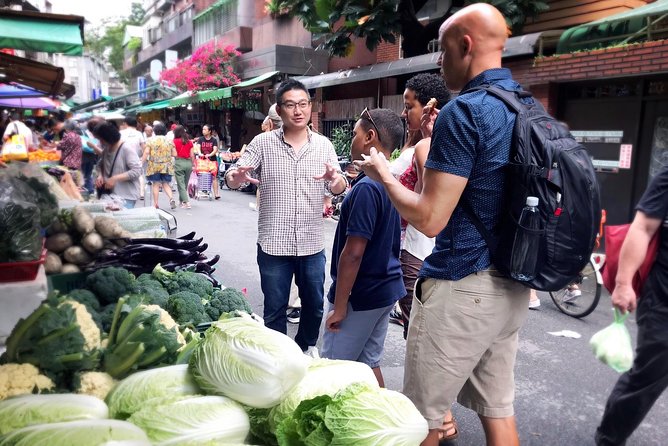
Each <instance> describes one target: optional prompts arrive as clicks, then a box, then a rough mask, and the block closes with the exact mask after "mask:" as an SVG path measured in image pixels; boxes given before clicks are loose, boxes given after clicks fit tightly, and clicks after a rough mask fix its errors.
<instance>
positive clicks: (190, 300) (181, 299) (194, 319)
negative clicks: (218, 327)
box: [167, 291, 211, 325]
mask: <svg viewBox="0 0 668 446" xmlns="http://www.w3.org/2000/svg"><path fill="white" fill-rule="evenodd" d="M167 311H168V312H169V314H171V315H172V317H174V319H175V320H176V321H177V322H178V323H179V324H182V325H187V324H193V325H197V324H201V323H203V322H210V321H211V318H210V317H209V316H208V315H207V313H206V309H205V308H204V304H203V303H202V299H201V298H200V297H199V296H198V295H197V294H195V293H192V292H190V291H179V292H178V293H174V294H172V295H171V296H169V299H168V300H167Z"/></svg>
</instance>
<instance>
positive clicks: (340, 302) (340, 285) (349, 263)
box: [334, 248, 362, 311]
mask: <svg viewBox="0 0 668 446" xmlns="http://www.w3.org/2000/svg"><path fill="white" fill-rule="evenodd" d="M361 263H362V256H361V255H359V256H358V255H354V254H351V253H348V252H346V249H345V248H344V249H343V251H342V252H341V257H339V265H338V269H337V276H336V294H335V295H334V310H339V311H343V310H346V309H347V307H348V300H349V299H350V292H351V291H352V289H353V285H354V284H355V280H356V279H357V274H358V273H359V269H360V264H361Z"/></svg>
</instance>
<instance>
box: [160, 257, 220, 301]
mask: <svg viewBox="0 0 668 446" xmlns="http://www.w3.org/2000/svg"><path fill="white" fill-rule="evenodd" d="M153 277H154V278H155V279H156V280H157V281H159V282H160V283H161V284H162V286H163V287H165V289H166V290H167V291H168V292H169V294H170V295H171V294H174V293H178V292H179V291H190V292H191V293H195V294H197V295H198V296H199V297H200V298H202V299H208V298H209V296H211V293H213V285H212V284H211V282H209V280H208V279H207V278H206V277H204V276H203V275H202V274H199V273H193V272H190V271H177V272H175V273H172V272H169V271H167V270H166V269H164V268H163V267H162V266H160V264H158V265H156V267H155V268H154V269H153Z"/></svg>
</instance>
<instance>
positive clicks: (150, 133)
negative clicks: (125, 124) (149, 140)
mask: <svg viewBox="0 0 668 446" xmlns="http://www.w3.org/2000/svg"><path fill="white" fill-rule="evenodd" d="M144 134H145V135H146V136H153V127H151V126H150V125H145V126H144Z"/></svg>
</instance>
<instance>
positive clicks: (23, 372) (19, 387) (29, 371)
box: [0, 363, 55, 401]
mask: <svg viewBox="0 0 668 446" xmlns="http://www.w3.org/2000/svg"><path fill="white" fill-rule="evenodd" d="M54 387H55V385H54V383H53V381H51V380H50V379H49V378H48V377H46V376H44V375H42V374H41V373H39V370H38V369H37V367H35V366H34V365H32V364H15V363H10V364H4V365H0V401H2V400H4V399H6V398H9V397H10V396H15V395H23V394H26V393H41V392H42V391H45V390H46V391H50V390H53V388H54Z"/></svg>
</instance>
